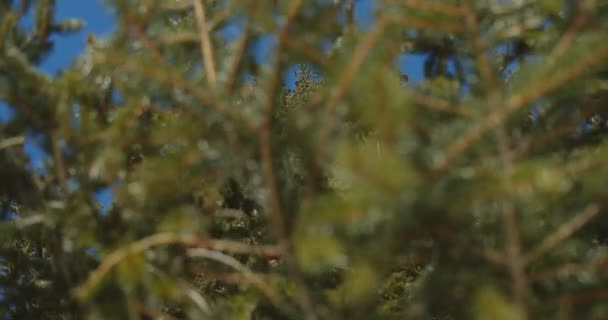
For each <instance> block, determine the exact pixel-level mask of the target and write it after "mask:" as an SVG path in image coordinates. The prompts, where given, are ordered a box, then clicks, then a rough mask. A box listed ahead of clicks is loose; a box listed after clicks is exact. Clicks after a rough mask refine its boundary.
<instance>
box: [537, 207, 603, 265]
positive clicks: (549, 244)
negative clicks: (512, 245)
mask: <svg viewBox="0 0 608 320" xmlns="http://www.w3.org/2000/svg"><path fill="white" fill-rule="evenodd" d="M598 213H600V207H599V206H598V205H597V204H595V203H593V204H590V205H588V206H587V207H586V208H585V209H584V210H583V211H581V212H579V213H577V214H576V215H575V216H574V217H573V218H572V219H570V220H569V221H568V222H566V223H564V224H563V225H561V226H560V227H559V228H558V229H557V230H555V232H553V233H552V234H550V235H548V236H547V237H545V239H543V240H542V241H541V243H540V244H538V245H537V246H536V247H534V248H532V249H531V250H530V251H529V252H528V253H527V254H526V256H525V261H526V263H529V262H530V261H532V260H535V259H538V258H540V257H542V256H543V255H545V254H547V253H548V252H549V251H551V249H553V248H554V247H555V246H557V245H558V244H559V243H560V242H562V241H564V240H566V239H568V237H570V236H571V235H572V234H574V232H576V231H577V230H578V229H580V228H581V227H583V226H584V225H585V224H587V223H588V222H589V221H591V220H592V219H593V218H594V217H595V216H596V215H597V214H598Z"/></svg>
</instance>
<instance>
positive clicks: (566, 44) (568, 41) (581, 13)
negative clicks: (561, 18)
mask: <svg viewBox="0 0 608 320" xmlns="http://www.w3.org/2000/svg"><path fill="white" fill-rule="evenodd" d="M581 2H585V4H581V3H579V4H577V13H576V18H574V21H573V22H572V24H571V25H570V27H569V28H568V29H567V30H566V32H565V33H564V34H563V35H562V37H561V38H560V39H559V42H558V43H557V44H556V45H555V47H553V50H551V53H550V54H549V56H548V57H547V61H548V62H549V63H555V61H556V60H557V58H559V57H560V56H561V55H562V54H564V52H566V50H568V49H569V48H570V47H571V46H572V44H573V43H574V40H576V38H577V37H578V36H579V35H580V30H581V29H582V28H583V27H584V26H585V25H586V24H587V21H588V19H589V14H588V13H589V12H590V11H591V10H593V7H595V1H594V0H592V1H581ZM587 6H589V7H587Z"/></svg>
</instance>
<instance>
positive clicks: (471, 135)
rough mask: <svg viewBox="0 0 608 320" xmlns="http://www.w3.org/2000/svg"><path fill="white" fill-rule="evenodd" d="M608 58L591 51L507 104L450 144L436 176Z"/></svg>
mask: <svg viewBox="0 0 608 320" xmlns="http://www.w3.org/2000/svg"><path fill="white" fill-rule="evenodd" d="M607 57H608V45H606V44H602V45H600V46H599V47H598V48H596V49H594V50H592V51H590V56H589V57H587V58H586V59H580V60H578V61H577V62H575V63H574V64H573V65H571V66H570V67H569V68H566V69H565V70H564V71H562V72H560V73H558V74H555V76H553V77H551V78H548V79H546V81H544V82H543V83H542V84H540V85H538V86H532V87H530V88H528V89H527V90H523V91H522V92H519V93H516V94H513V95H512V96H511V97H509V99H508V100H507V101H506V103H505V105H504V107H503V108H497V109H496V110H495V111H493V112H491V113H490V114H488V115H487V116H485V117H484V118H483V119H482V120H480V121H479V122H478V123H477V124H476V125H475V126H474V127H472V128H471V129H469V130H467V131H466V132H465V133H464V134H463V135H461V136H460V137H459V138H458V139H456V141H454V142H453V143H452V144H450V145H449V146H448V148H447V150H446V151H445V154H444V157H443V159H442V160H441V161H439V163H438V164H437V165H436V166H435V171H436V172H443V171H444V170H446V169H447V167H448V166H449V165H450V163H451V162H452V161H453V160H454V159H456V158H458V157H459V156H460V155H461V154H462V153H464V152H465V151H467V150H468V149H469V148H470V147H471V146H472V145H473V144H474V143H475V142H477V141H478V140H479V139H481V138H482V137H483V135H484V133H486V131H488V130H490V129H493V128H495V127H497V126H501V125H502V124H503V122H504V121H505V119H506V118H507V117H508V116H509V115H511V114H512V113H514V112H516V111H518V110H520V109H522V108H524V107H526V106H528V105H529V104H530V103H531V102H533V101H534V100H536V99H538V98H540V97H542V96H544V95H546V94H548V93H550V92H552V91H554V90H556V89H559V88H560V87H561V86H562V85H564V84H565V83H566V82H568V81H570V80H572V79H575V78H576V77H578V76H580V75H581V74H583V73H584V72H585V71H587V68H588V67H590V66H591V65H593V64H595V63H598V62H601V61H603V60H604V59H605V58H607Z"/></svg>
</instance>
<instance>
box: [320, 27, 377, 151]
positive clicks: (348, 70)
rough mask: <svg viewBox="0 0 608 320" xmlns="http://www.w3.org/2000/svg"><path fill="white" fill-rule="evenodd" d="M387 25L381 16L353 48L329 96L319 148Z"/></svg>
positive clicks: (323, 144)
mask: <svg viewBox="0 0 608 320" xmlns="http://www.w3.org/2000/svg"><path fill="white" fill-rule="evenodd" d="M387 25H388V21H387V20H386V19H385V18H384V16H381V17H380V19H379V21H378V22H377V23H376V25H375V26H374V28H373V29H372V30H371V31H369V32H368V33H367V35H366V36H365V37H364V38H363V40H362V41H361V42H360V43H359V45H358V46H357V47H356V48H355V51H354V52H353V54H352V56H351V58H350V61H349V64H348V65H347V66H346V67H345V69H344V71H343V72H342V75H341V76H340V79H339V80H338V82H337V84H336V86H335V87H334V89H333V90H332V92H331V96H330V98H329V101H328V103H327V104H328V107H329V111H328V116H327V124H326V126H325V127H324V128H323V129H322V131H321V133H320V141H321V143H319V146H320V147H324V146H327V145H328V144H327V143H326V142H327V140H328V139H329V137H330V136H331V132H332V130H333V128H334V125H335V122H336V121H337V119H336V117H337V115H338V110H339V108H340V104H341V102H342V99H344V96H345V95H346V93H347V92H348V90H349V89H350V87H351V85H352V83H353V81H355V78H356V76H357V74H358V73H359V70H360V69H361V66H362V65H363V62H364V61H365V58H366V57H367V55H368V54H369V52H370V51H371V50H372V48H373V47H374V45H375V44H376V42H378V40H379V39H380V36H381V35H382V34H383V33H384V31H385V30H386V27H387ZM319 98H321V97H319ZM320 154H323V153H320Z"/></svg>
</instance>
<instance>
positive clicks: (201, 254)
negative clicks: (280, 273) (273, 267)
mask: <svg viewBox="0 0 608 320" xmlns="http://www.w3.org/2000/svg"><path fill="white" fill-rule="evenodd" d="M187 254H188V256H189V257H192V258H207V259H210V260H213V261H217V262H219V263H221V264H224V265H226V266H228V267H230V268H232V269H234V270H236V271H238V272H239V273H240V274H242V275H243V277H244V278H245V279H246V281H247V282H249V283H251V284H253V285H255V286H256V287H257V288H258V289H260V291H261V292H262V293H264V295H265V296H266V297H267V298H268V300H270V302H271V303H272V304H273V305H275V306H277V307H279V308H280V307H281V306H282V305H283V304H284V302H283V301H282V299H281V298H280V297H279V295H278V294H277V293H275V292H274V290H273V289H272V288H271V287H270V286H268V285H267V284H266V282H265V281H264V280H263V279H262V278H261V277H259V276H258V275H256V274H255V273H253V272H252V271H251V270H250V269H249V268H247V267H246V266H245V265H243V264H242V263H240V262H239V261H238V260H237V259H235V258H234V257H231V256H229V255H227V254H224V253H222V252H219V251H215V250H209V249H206V248H196V249H189V250H188V253H187Z"/></svg>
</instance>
